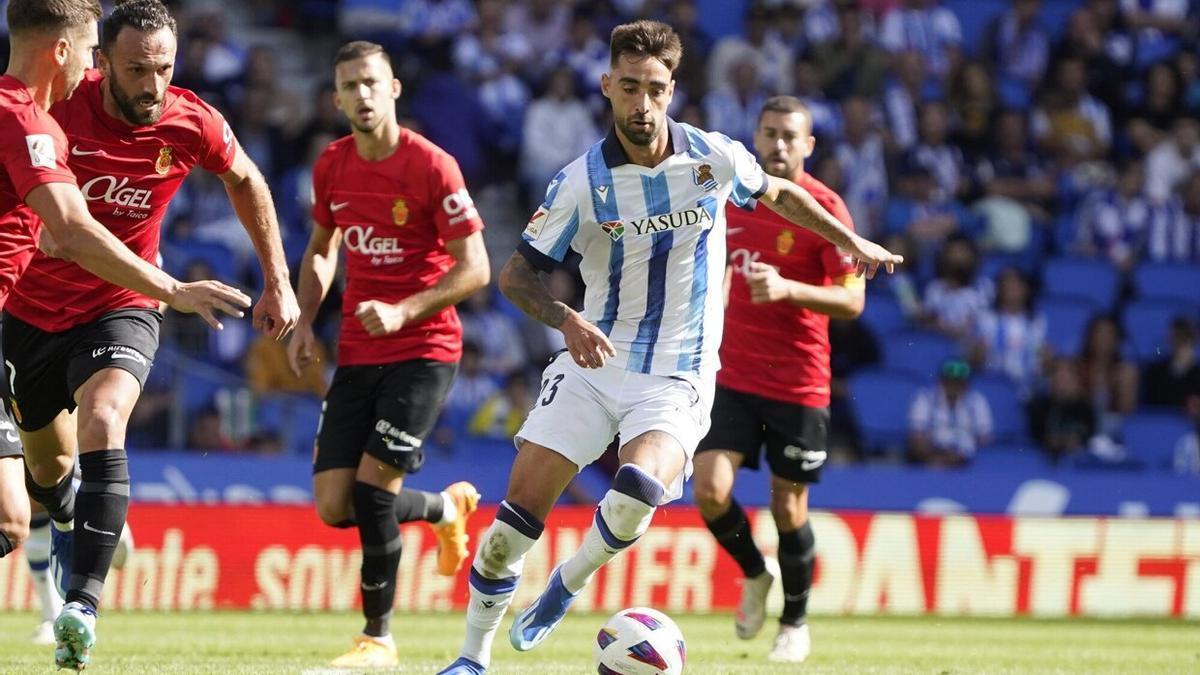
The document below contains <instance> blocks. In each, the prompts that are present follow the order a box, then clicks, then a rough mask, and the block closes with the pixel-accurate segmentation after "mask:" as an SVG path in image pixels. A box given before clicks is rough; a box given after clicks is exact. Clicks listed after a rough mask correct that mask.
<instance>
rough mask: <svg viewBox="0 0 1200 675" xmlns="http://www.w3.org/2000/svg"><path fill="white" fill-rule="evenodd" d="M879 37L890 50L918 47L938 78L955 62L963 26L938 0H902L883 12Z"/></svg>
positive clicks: (947, 72)
mask: <svg viewBox="0 0 1200 675" xmlns="http://www.w3.org/2000/svg"><path fill="white" fill-rule="evenodd" d="M879 41H880V43H881V44H882V45H883V46H884V48H885V49H887V50H888V51H889V52H892V53H893V54H896V53H899V52H905V51H908V50H914V49H915V50H917V51H918V52H920V54H921V58H922V59H923V60H924V61H925V64H926V65H927V66H928V67H929V71H930V72H931V73H933V74H934V75H936V76H938V77H939V78H941V77H945V76H946V75H947V74H949V73H951V72H954V70H955V69H956V68H957V66H958V59H959V55H960V48H961V45H962V26H961V25H960V24H959V22H958V17H957V16H955V15H954V12H951V11H950V10H948V9H946V8H945V7H939V6H938V4H937V0H903V2H902V3H901V5H900V6H899V7H895V8H893V9H891V10H889V11H888V13H887V14H885V15H884V17H883V23H882V24H881V26H880V29H879Z"/></svg>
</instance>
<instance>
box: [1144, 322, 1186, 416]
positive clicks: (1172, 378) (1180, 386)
mask: <svg viewBox="0 0 1200 675" xmlns="http://www.w3.org/2000/svg"><path fill="white" fill-rule="evenodd" d="M1170 342H1171V355H1170V356H1168V357H1166V358H1163V359H1160V360H1158V361H1155V362H1153V363H1151V364H1150V365H1149V366H1147V367H1146V370H1145V373H1144V374H1143V376H1142V381H1143V383H1144V384H1143V389H1142V391H1143V392H1144V400H1143V402H1144V403H1146V404H1147V405H1158V406H1165V407H1171V408H1183V406H1184V404H1185V403H1187V401H1188V399H1190V398H1193V397H1200V360H1197V358H1196V356H1197V355H1196V326H1195V324H1194V323H1192V321H1191V319H1189V318H1187V317H1185V316H1178V317H1175V319H1174V320H1173V321H1172V322H1171V335H1170Z"/></svg>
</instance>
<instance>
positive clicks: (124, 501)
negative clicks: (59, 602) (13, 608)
mask: <svg viewBox="0 0 1200 675" xmlns="http://www.w3.org/2000/svg"><path fill="white" fill-rule="evenodd" d="M79 470H80V478H81V481H82V482H80V484H79V499H78V503H77V505H76V512H77V515H78V518H77V527H76V528H75V533H74V537H75V547H74V551H73V553H72V560H71V590H69V591H67V597H66V601H67V602H82V603H84V604H85V605H88V606H90V607H91V608H92V609H95V608H96V606H97V605H98V604H99V603H100V593H101V591H103V590H104V579H105V578H106V577H107V576H108V568H109V566H111V565H112V557H113V551H114V550H115V549H116V548H117V541H118V540H120V538H121V529H122V528H124V527H125V516H126V514H128V513H129V459H128V457H126V455H125V450H123V449H120V448H117V449H112V450H97V451H95V452H88V453H84V454H81V455H80V456H79Z"/></svg>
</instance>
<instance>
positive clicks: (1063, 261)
mask: <svg viewBox="0 0 1200 675" xmlns="http://www.w3.org/2000/svg"><path fill="white" fill-rule="evenodd" d="M1119 283H1120V279H1119V278H1118V277H1117V271H1116V270H1115V269H1113V268H1112V266H1110V265H1109V264H1108V263H1107V262H1103V261H1100V260H1091V259H1088V258H1051V259H1050V260H1048V261H1046V266H1045V267H1044V268H1043V270H1042V289H1043V290H1044V291H1045V292H1046V293H1050V294H1054V295H1074V296H1079V297H1083V298H1088V299H1089V300H1091V301H1092V303H1093V304H1094V305H1095V306H1096V308H1097V309H1100V310H1103V311H1108V310H1111V309H1112V307H1113V305H1114V303H1115V302H1116V300H1117V290H1118V286H1119Z"/></svg>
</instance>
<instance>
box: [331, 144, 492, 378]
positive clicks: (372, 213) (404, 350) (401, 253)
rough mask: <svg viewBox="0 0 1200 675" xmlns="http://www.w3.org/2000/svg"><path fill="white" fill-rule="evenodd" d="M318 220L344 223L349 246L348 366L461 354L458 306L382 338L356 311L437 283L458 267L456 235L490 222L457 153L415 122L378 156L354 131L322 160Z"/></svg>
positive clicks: (344, 347)
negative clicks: (363, 153)
mask: <svg viewBox="0 0 1200 675" xmlns="http://www.w3.org/2000/svg"><path fill="white" fill-rule="evenodd" d="M313 220H314V221H316V223H317V225H318V226H319V227H325V228H334V227H336V228H338V229H340V230H341V231H342V248H343V249H344V250H345V252H346V292H345V294H344V295H343V297H342V327H341V337H340V338H339V341H338V342H339V345H338V357H337V362H338V364H339V365H344V366H354V365H379V364H384V363H394V362H396V361H407V360H411V359H422V358H423V359H432V360H434V361H446V362H453V361H457V360H458V359H459V358H460V357H461V355H462V324H461V323H460V322H459V320H458V313H457V312H455V311H454V307H447V308H445V309H443V310H442V311H440V312H437V313H435V314H433V315H431V316H429V317H427V318H425V319H424V320H421V321H416V322H413V323H412V324H409V325H407V326H405V327H404V328H402V329H401V330H400V331H398V332H396V333H393V334H391V335H387V336H385V337H379V338H373V337H371V336H370V335H368V334H367V331H366V329H365V328H363V325H362V322H360V321H359V320H358V319H357V318H356V317H355V316H354V311H355V310H356V309H357V308H358V304H359V303H360V302H365V301H367V300H379V301H381V302H388V303H395V302H399V301H400V300H402V299H404V298H406V297H408V296H410V295H413V294H414V293H418V292H420V291H423V290H425V289H427V288H429V287H431V286H433V285H434V284H435V283H437V281H438V279H440V278H442V275H444V274H445V273H446V271H447V270H449V269H450V267H452V266H453V265H454V256H452V255H451V254H450V252H449V251H448V250H447V249H446V242H447V241H453V240H455V239H461V238H463V237H466V236H468V235H470V234H472V233H474V232H478V231H479V230H481V229H483V222H482V221H481V220H480V219H479V214H478V212H477V211H476V210H475V205H474V202H472V200H471V195H470V194H468V193H467V188H466V187H465V185H464V183H463V178H462V172H461V171H459V168H458V163H457V162H455V161H454V158H453V157H451V156H450V155H449V154H447V153H446V152H445V151H444V150H442V149H441V148H439V147H437V146H436V145H434V144H433V143H431V142H430V141H429V140H427V139H426V138H425V137H424V136H421V135H420V134H417V133H415V132H412V131H409V130H407V129H402V130H401V131H400V145H399V147H397V148H396V151H395V152H394V153H392V155H391V156H390V157H388V158H387V159H383V160H380V161H377V162H369V161H367V160H364V159H363V158H361V157H360V156H359V155H358V150H357V149H356V148H355V146H354V138H353V137H352V136H346V137H344V138H340V139H338V140H336V141H334V142H333V143H330V144H329V147H327V148H325V151H324V152H323V153H321V156H320V157H319V158H318V159H317V161H316V164H314V165H313Z"/></svg>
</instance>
